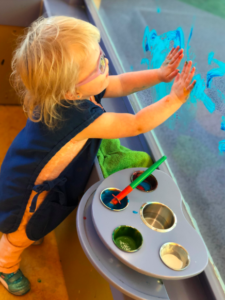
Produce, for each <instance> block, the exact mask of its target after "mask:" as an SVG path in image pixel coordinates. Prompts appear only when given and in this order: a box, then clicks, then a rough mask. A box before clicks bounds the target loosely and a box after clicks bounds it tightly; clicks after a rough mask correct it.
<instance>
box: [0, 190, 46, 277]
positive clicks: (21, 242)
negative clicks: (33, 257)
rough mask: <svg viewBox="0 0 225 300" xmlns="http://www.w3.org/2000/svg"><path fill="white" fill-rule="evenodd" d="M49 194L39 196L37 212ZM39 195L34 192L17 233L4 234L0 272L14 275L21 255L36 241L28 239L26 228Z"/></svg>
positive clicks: (0, 251) (0, 250) (1, 241)
mask: <svg viewBox="0 0 225 300" xmlns="http://www.w3.org/2000/svg"><path fill="white" fill-rule="evenodd" d="M47 193H48V192H46V191H44V192H42V193H41V194H40V195H39V196H38V200H37V206H36V210H37V209H38V207H39V206H40V204H41V203H42V202H43V201H44V198H45V197H46V195H47ZM36 194H37V193H36V192H35V191H32V193H31V195H30V198H29V201H28V203H27V206H26V210H25V213H24V215H23V219H22V221H21V223H20V226H19V228H18V229H17V231H15V232H12V233H8V234H3V236H2V238H1V240H0V272H3V273H12V272H16V271H17V270H18V269H19V265H20V261H21V254H22V252H23V250H24V249H26V248H27V247H29V246H30V245H31V244H32V243H33V242H34V241H32V240H30V239H28V237H27V235H26V226H27V223H28V221H29V220H30V218H31V217H32V215H33V213H30V212H29V209H30V205H31V202H32V199H33V197H34V196H35V195H36Z"/></svg>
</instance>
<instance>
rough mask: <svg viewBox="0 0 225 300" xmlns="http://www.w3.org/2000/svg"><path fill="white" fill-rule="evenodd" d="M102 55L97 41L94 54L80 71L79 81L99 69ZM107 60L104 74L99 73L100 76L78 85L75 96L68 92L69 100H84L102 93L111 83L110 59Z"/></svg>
mask: <svg viewBox="0 0 225 300" xmlns="http://www.w3.org/2000/svg"><path fill="white" fill-rule="evenodd" d="M99 55H100V47H99V44H98V43H97V42H96V45H95V50H94V51H92V55H90V56H89V57H88V58H87V60H86V61H85V65H84V66H83V69H82V71H81V73H80V77H79V80H78V82H81V81H83V80H85V79H86V78H87V77H88V76H89V75H90V74H92V73H93V72H94V71H95V70H97V69H98V65H97V63H98V60H99ZM105 60H106V68H105V73H104V74H99V75H98V77H96V78H95V79H93V80H91V81H90V82H88V83H86V84H84V85H81V86H79V87H77V89H76V94H75V95H74V96H72V95H70V94H68V93H67V95H68V96H69V97H68V98H67V99H69V100H82V99H90V97H91V96H94V95H97V94H99V93H101V92H102V91H103V90H104V89H106V87H107V86H108V84H109V76H108V73H109V66H108V64H109V61H108V59H107V58H105Z"/></svg>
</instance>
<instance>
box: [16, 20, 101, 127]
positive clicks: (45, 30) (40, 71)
mask: <svg viewBox="0 0 225 300" xmlns="http://www.w3.org/2000/svg"><path fill="white" fill-rule="evenodd" d="M25 31H26V32H25V34H24V35H23V36H22V37H19V38H18V40H17V45H16V49H15V51H14V52H13V59H12V63H11V67H12V73H11V75H10V83H11V85H12V86H13V88H14V89H15V90H16V92H17V93H18V95H19V97H21V98H22V102H23V109H24V111H25V112H26V114H27V115H28V117H29V118H30V119H31V120H32V121H34V122H39V121H42V122H44V123H45V124H46V125H47V126H48V127H51V128H54V127H55V126H56V124H57V121H58V120H59V119H60V112H59V110H58V109H57V108H58V107H59V105H61V106H63V104H62V103H61V101H60V100H62V99H64V100H66V99H65V94H66V93H67V92H71V93H72V94H75V91H76V88H75V85H76V83H77V82H78V77H79V74H80V71H81V70H82V65H83V63H84V61H85V59H86V58H87V57H88V55H90V54H91V51H92V50H94V45H95V44H96V42H98V43H99V42H100V38H101V37H100V32H99V30H98V28H96V27H95V26H93V25H92V24H90V23H88V22H85V21H82V20H79V19H75V18H72V17H66V16H55V17H49V18H44V17H42V16H41V17H39V18H38V19H37V20H36V21H35V22H33V23H32V24H31V26H30V27H28V28H26V29H25ZM76 54H77V55H76ZM68 102H69V103H71V104H73V105H76V104H77V103H76V101H69V100H68ZM37 107H38V111H37V112H38V113H35V112H36V108H37Z"/></svg>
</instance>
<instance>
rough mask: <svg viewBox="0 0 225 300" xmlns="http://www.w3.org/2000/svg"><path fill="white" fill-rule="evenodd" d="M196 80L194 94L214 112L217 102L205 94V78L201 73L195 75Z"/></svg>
mask: <svg viewBox="0 0 225 300" xmlns="http://www.w3.org/2000/svg"><path fill="white" fill-rule="evenodd" d="M194 80H196V84H195V87H194V88H193V90H192V93H191V94H192V95H194V97H195V98H196V100H197V99H200V100H201V101H202V102H203V103H204V105H205V107H206V108H207V109H208V111H209V112H210V113H213V112H214V110H215V109H216V105H215V103H214V102H213V101H212V100H211V98H209V96H207V95H206V94H205V92H204V91H205V80H204V79H202V78H201V75H200V74H198V75H195V76H194V77H193V81H194Z"/></svg>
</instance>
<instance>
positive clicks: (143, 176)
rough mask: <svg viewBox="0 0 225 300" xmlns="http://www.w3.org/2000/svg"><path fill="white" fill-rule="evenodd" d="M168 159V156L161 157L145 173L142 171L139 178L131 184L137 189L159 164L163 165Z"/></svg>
mask: <svg viewBox="0 0 225 300" xmlns="http://www.w3.org/2000/svg"><path fill="white" fill-rule="evenodd" d="M166 159H167V157H166V156H163V157H161V158H160V159H159V160H158V161H157V162H155V163H154V164H153V165H152V166H151V167H149V168H148V169H147V170H146V171H145V172H144V173H142V174H141V175H140V176H139V177H138V178H136V179H135V180H134V181H133V182H131V184H130V186H131V187H132V189H135V188H136V187H137V186H138V185H139V184H140V183H141V182H142V181H143V180H145V178H146V177H148V176H149V175H150V174H151V173H152V172H153V171H155V169H156V168H158V166H159V165H161V164H162V163H163V162H164V161H165V160H166Z"/></svg>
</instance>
